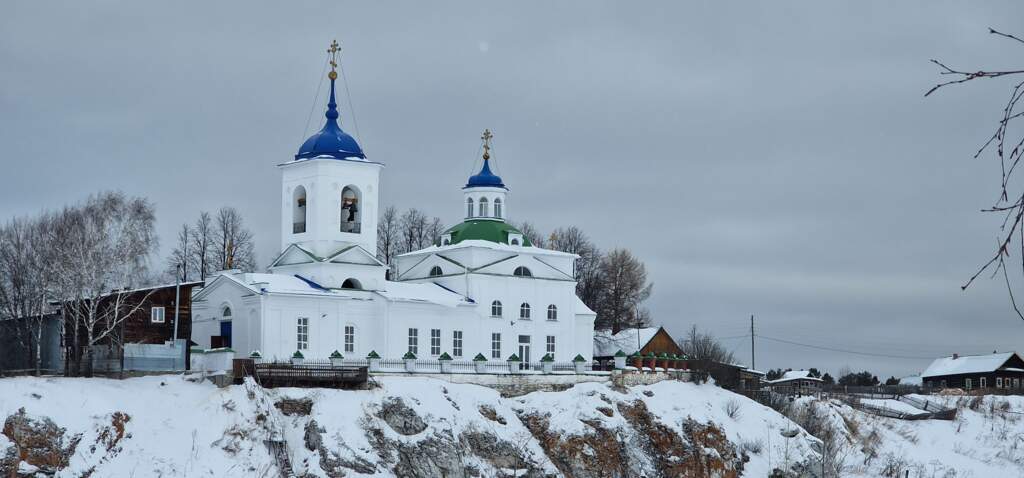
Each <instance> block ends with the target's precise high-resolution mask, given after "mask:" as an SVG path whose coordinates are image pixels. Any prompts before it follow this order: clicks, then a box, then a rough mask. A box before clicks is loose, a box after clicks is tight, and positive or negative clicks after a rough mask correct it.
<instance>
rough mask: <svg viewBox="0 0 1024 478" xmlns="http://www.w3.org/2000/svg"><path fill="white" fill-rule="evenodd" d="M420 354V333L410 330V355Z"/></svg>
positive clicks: (417, 330) (416, 330)
mask: <svg viewBox="0 0 1024 478" xmlns="http://www.w3.org/2000/svg"><path fill="white" fill-rule="evenodd" d="M419 352H420V331H419V329H409V353H411V354H413V355H416V354H418V353H419Z"/></svg>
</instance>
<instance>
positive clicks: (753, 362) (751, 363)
mask: <svg viewBox="0 0 1024 478" xmlns="http://www.w3.org/2000/svg"><path fill="white" fill-rule="evenodd" d="M750 368H751V369H753V370H757V366H756V362H755V361H754V314H750Z"/></svg>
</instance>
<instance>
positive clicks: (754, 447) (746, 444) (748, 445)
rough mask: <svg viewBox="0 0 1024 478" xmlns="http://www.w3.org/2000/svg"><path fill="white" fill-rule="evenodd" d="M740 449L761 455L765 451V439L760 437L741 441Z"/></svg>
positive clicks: (745, 452)
mask: <svg viewBox="0 0 1024 478" xmlns="http://www.w3.org/2000/svg"><path fill="white" fill-rule="evenodd" d="M740 451H741V452H743V453H744V454H747V455H760V454H761V452H762V451H764V441H763V440H759V439H754V440H742V441H740Z"/></svg>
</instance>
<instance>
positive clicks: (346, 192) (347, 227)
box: [341, 186, 363, 234]
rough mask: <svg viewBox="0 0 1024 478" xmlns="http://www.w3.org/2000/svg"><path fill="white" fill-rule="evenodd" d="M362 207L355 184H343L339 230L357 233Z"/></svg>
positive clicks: (359, 228)
mask: <svg viewBox="0 0 1024 478" xmlns="http://www.w3.org/2000/svg"><path fill="white" fill-rule="evenodd" d="M362 208H363V204H362V202H360V194H359V190H358V189H356V188H355V186H345V188H344V189H342V190H341V232H351V233H353V234H359V232H360V230H361V227H360V225H361V223H362V221H361V220H360V219H361V218H362Z"/></svg>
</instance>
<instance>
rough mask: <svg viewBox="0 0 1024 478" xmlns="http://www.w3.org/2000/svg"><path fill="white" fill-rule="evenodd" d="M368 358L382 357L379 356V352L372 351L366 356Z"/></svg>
mask: <svg viewBox="0 0 1024 478" xmlns="http://www.w3.org/2000/svg"><path fill="white" fill-rule="evenodd" d="M366 358H368V359H379V358H380V355H377V351H375V350H371V351H370V353H368V354H366Z"/></svg>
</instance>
